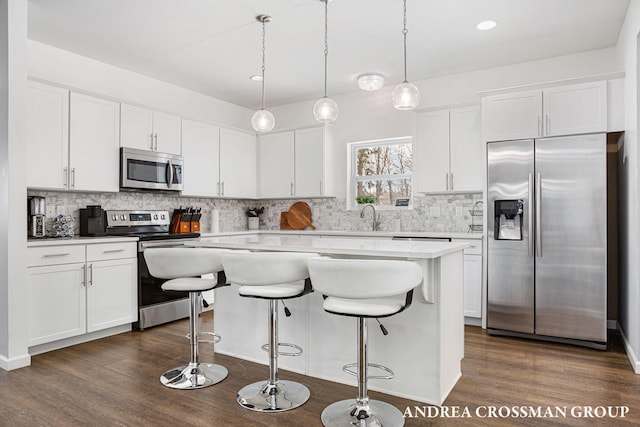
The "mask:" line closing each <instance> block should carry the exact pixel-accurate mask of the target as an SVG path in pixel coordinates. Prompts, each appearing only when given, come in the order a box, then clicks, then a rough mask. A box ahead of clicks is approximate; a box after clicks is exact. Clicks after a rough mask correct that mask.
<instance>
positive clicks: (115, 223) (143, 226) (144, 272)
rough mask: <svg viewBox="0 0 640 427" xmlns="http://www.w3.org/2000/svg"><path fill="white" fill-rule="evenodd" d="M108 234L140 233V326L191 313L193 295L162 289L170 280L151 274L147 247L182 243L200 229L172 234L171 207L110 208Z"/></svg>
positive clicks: (147, 325)
mask: <svg viewBox="0 0 640 427" xmlns="http://www.w3.org/2000/svg"><path fill="white" fill-rule="evenodd" d="M106 216H107V222H106V223H107V234H108V235H111V236H132V237H138V238H139V242H138V321H137V322H135V323H134V324H133V327H134V328H136V329H145V328H149V327H151V326H156V325H160V324H162V323H167V322H172V321H174V320H178V319H184V318H187V317H189V298H188V294H187V293H186V292H184V293H183V292H171V291H169V292H167V291H163V290H162V284H163V283H164V282H165V281H166V280H164V279H158V278H156V277H153V276H152V275H151V274H149V269H148V268H147V264H146V262H145V260H144V255H143V253H144V251H145V249H147V248H150V247H176V246H182V244H183V243H184V242H185V241H189V240H194V239H197V238H198V237H200V233H181V234H170V233H169V226H170V223H171V216H170V215H169V212H168V211H151V210H144V211H142V210H107V211H106Z"/></svg>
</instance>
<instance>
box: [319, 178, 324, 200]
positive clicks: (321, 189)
mask: <svg viewBox="0 0 640 427" xmlns="http://www.w3.org/2000/svg"><path fill="white" fill-rule="evenodd" d="M322 193H323V188H322V180H320V195H321V196H323V195H324V194H322Z"/></svg>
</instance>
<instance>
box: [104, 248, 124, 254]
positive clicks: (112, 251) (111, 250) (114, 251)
mask: <svg viewBox="0 0 640 427" xmlns="http://www.w3.org/2000/svg"><path fill="white" fill-rule="evenodd" d="M116 252H124V249H109V250H106V251H102V253H103V254H112V253H116Z"/></svg>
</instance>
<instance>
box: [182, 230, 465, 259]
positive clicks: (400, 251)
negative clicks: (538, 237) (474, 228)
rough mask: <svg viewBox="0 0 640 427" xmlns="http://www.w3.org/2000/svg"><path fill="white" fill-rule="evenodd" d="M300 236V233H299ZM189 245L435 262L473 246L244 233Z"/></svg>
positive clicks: (432, 242) (458, 243) (431, 242)
mask: <svg viewBox="0 0 640 427" xmlns="http://www.w3.org/2000/svg"><path fill="white" fill-rule="evenodd" d="M296 234H297V233H296ZM186 244H187V245H188V246H196V247H215V248H226V249H249V250H272V251H291V252H315V253H319V254H326V255H357V256H378V257H385V258H387V257H388V258H413V259H432V258H438V257H441V256H443V255H447V254H449V253H452V252H456V251H460V250H463V249H464V248H465V247H467V246H469V243H461V242H437V241H435V242H434V241H420V240H388V239H371V238H366V237H363V238H359V239H348V238H345V239H341V238H337V237H336V238H332V239H326V238H322V237H318V236H313V235H311V236H306V235H304V236H300V235H295V236H292V235H273V234H272V235H265V234H257V233H252V234H244V235H238V234H237V235H233V236H221V237H206V238H201V239H200V240H199V241H191V242H188V243H186Z"/></svg>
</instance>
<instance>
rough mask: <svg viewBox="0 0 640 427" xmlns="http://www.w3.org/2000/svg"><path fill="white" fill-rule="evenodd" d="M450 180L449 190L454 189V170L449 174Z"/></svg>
mask: <svg viewBox="0 0 640 427" xmlns="http://www.w3.org/2000/svg"><path fill="white" fill-rule="evenodd" d="M449 181H451V184H450V185H449V190H453V172H451V173H450V174H449Z"/></svg>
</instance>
